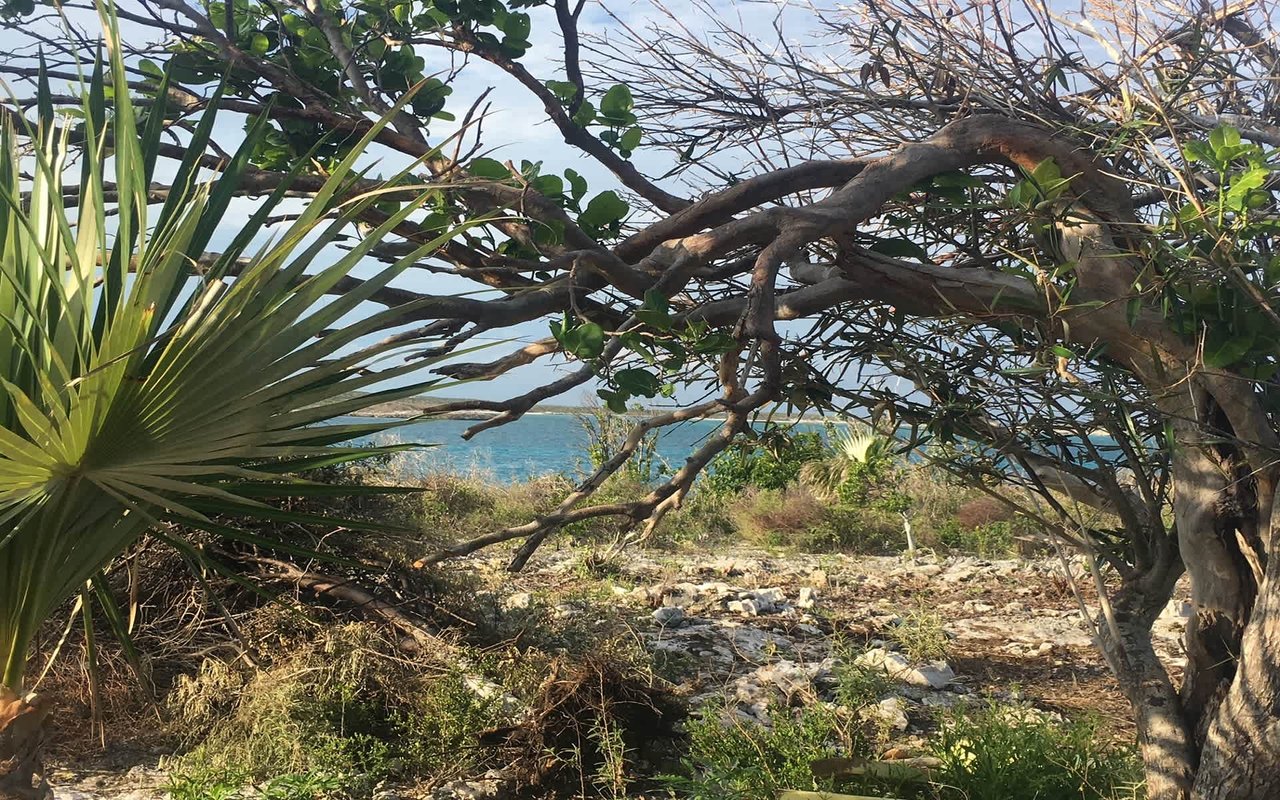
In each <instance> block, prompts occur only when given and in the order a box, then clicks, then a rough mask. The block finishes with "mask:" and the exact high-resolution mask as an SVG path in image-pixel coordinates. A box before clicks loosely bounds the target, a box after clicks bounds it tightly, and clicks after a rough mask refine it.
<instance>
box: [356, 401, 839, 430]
mask: <svg viewBox="0 0 1280 800" xmlns="http://www.w3.org/2000/svg"><path fill="white" fill-rule="evenodd" d="M472 399H473V398H462V397H430V396H425V395H420V396H418V397H409V398H405V399H403V400H392V401H390V402H387V403H378V404H377V405H373V406H369V407H368V408H365V409H364V410H362V411H360V412H359V413H358V414H356V415H355V416H361V417H380V418H395V419H407V418H409V417H420V416H424V415H425V416H430V417H432V418H434V419H474V420H486V419H491V418H493V417H496V416H497V415H498V413H499V412H497V411H484V410H479V409H468V410H465V411H443V412H436V413H433V412H432V409H434V408H437V407H439V406H442V405H449V404H452V403H465V402H469V401H470V400H472ZM476 402H479V401H476ZM597 410H599V407H597V406H589V405H576V406H570V405H555V404H540V405H538V406H536V407H535V408H534V409H533V410H532V411H529V412H528V413H529V414H594V413H595V412H596V411H597ZM665 410H667V409H665V408H641V409H633V410H631V411H628V412H627V416H632V417H645V416H648V415H649V414H656V413H660V412H662V411H665ZM721 417H722V415H719V414H716V415H712V416H711V417H709V418H710V419H718V418H721ZM774 419H776V420H777V421H778V422H799V421H804V422H823V421H827V422H835V423H836V424H843V423H846V422H847V420H844V419H840V418H833V417H822V416H820V415H817V414H803V415H796V414H775V415H774Z"/></svg>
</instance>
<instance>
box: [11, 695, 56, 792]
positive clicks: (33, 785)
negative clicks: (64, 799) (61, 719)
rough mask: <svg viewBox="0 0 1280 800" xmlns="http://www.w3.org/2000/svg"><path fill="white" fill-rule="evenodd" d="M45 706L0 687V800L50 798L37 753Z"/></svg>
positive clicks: (45, 715) (47, 711)
mask: <svg viewBox="0 0 1280 800" xmlns="http://www.w3.org/2000/svg"><path fill="white" fill-rule="evenodd" d="M48 716H49V706H48V704H47V703H46V702H43V701H42V700H41V699H39V698H33V697H26V698H24V697H19V696H18V695H17V694H15V693H14V692H13V691H12V690H11V689H8V688H3V687H0V800H44V798H49V797H52V796H53V793H52V791H51V790H50V788H49V784H48V782H47V781H46V780H45V774H44V762H43V759H42V757H41V750H42V746H43V744H44V721H45V718H46V717H48Z"/></svg>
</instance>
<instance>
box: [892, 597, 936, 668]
mask: <svg viewBox="0 0 1280 800" xmlns="http://www.w3.org/2000/svg"><path fill="white" fill-rule="evenodd" d="M890 635H891V636H892V637H893V640H894V641H895V642H897V643H898V646H899V647H901V648H902V652H903V653H905V654H906V656H907V657H908V658H910V659H911V660H912V661H914V662H921V661H936V660H939V659H943V658H946V656H947V633H946V631H945V630H944V629H943V625H942V616H941V615H939V614H938V613H936V612H933V611H926V610H925V609H924V608H923V607H917V608H914V609H912V610H911V611H908V612H907V613H906V614H905V615H904V616H903V617H902V619H901V620H900V621H899V622H898V624H897V625H896V626H895V627H894V629H893V631H892V633H891V634H890Z"/></svg>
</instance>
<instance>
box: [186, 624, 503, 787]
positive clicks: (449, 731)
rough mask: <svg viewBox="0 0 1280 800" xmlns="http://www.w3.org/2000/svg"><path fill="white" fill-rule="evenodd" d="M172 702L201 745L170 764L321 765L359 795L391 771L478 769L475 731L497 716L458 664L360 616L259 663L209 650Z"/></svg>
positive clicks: (206, 767) (259, 771)
mask: <svg viewBox="0 0 1280 800" xmlns="http://www.w3.org/2000/svg"><path fill="white" fill-rule="evenodd" d="M169 704H170V709H171V711H172V713H173V715H174V718H175V722H176V724H177V725H178V726H180V727H181V728H182V729H183V730H184V731H186V733H187V735H188V737H189V738H190V741H191V742H192V743H193V744H194V745H195V746H194V747H193V748H192V749H191V750H190V751H189V752H188V753H186V754H185V755H183V756H181V757H180V758H178V759H177V760H176V762H175V763H174V764H172V765H170V766H171V769H172V771H173V772H174V773H175V774H177V775H222V776H233V777H237V778H238V779H239V780H241V781H243V782H244V783H259V782H261V781H267V780H280V776H288V775H324V776H328V777H329V778H332V779H333V780H334V781H335V782H336V783H337V784H338V786H339V788H341V789H342V790H343V792H345V793H346V794H347V795H349V796H352V797H359V796H367V794H368V793H371V792H372V789H373V787H374V786H375V785H376V784H377V783H379V782H380V781H383V780H386V779H389V778H395V779H397V780H404V781H411V782H425V783H428V784H435V783H439V782H442V781H446V780H450V779H452V778H455V777H459V776H462V775H466V774H470V773H473V772H474V771H476V770H477V769H478V768H480V767H481V766H482V764H483V760H484V759H485V757H486V754H485V752H484V751H482V750H479V749H477V748H476V747H475V746H474V745H475V742H476V740H477V739H478V737H479V735H480V734H481V732H483V731H484V730H486V729H488V728H490V727H493V726H494V725H496V724H497V723H498V722H499V721H501V718H502V715H501V710H500V708H499V706H498V704H497V703H496V702H495V701H494V700H493V699H492V698H486V697H482V696H481V695H480V694H478V693H477V692H476V691H473V690H472V689H471V688H470V687H469V686H468V685H467V683H466V681H465V680H464V679H463V677H462V676H460V675H457V674H453V673H443V674H435V673H431V672H424V671H423V670H421V669H420V668H416V667H415V665H413V664H412V663H410V662H408V661H406V660H405V659H404V657H403V654H401V653H399V652H397V651H396V648H395V643H394V642H390V641H388V640H386V639H384V638H383V637H382V636H381V635H380V634H379V633H378V632H377V631H375V630H374V629H373V628H372V627H371V626H368V625H363V624H350V625H345V626H342V627H338V628H330V629H327V630H325V631H324V632H323V633H322V634H321V635H320V636H319V637H317V638H316V639H315V640H313V641H309V642H295V643H293V644H292V647H291V649H289V650H288V654H287V655H286V656H284V657H281V658H280V659H278V661H276V662H275V663H272V664H270V665H268V666H265V667H264V668H262V669H260V670H255V671H248V670H244V671H242V670H239V669H237V668H236V667H235V666H232V665H228V664H227V663H225V662H222V661H216V660H210V661H208V662H206V664H205V665H204V666H203V667H202V669H201V670H200V671H199V673H198V674H196V675H195V676H193V677H191V678H188V679H186V680H184V681H182V682H180V684H179V685H178V687H177V689H176V690H175V691H174V692H173V693H172V695H171V697H170V700H169Z"/></svg>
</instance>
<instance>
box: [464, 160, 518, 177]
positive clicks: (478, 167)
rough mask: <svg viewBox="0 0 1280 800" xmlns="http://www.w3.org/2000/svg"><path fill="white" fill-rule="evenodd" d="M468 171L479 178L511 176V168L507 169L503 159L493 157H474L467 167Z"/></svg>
mask: <svg viewBox="0 0 1280 800" xmlns="http://www.w3.org/2000/svg"><path fill="white" fill-rule="evenodd" d="M467 171H468V172H470V173H471V174H472V175H474V176H475V177H477V178H488V179H492V180H506V179H507V178H510V177H511V170H509V169H507V166H506V165H505V164H503V163H502V162H501V161H497V160H495V159H492V158H477V159H474V160H473V161H472V162H471V164H470V165H469V166H468V167H467Z"/></svg>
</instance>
